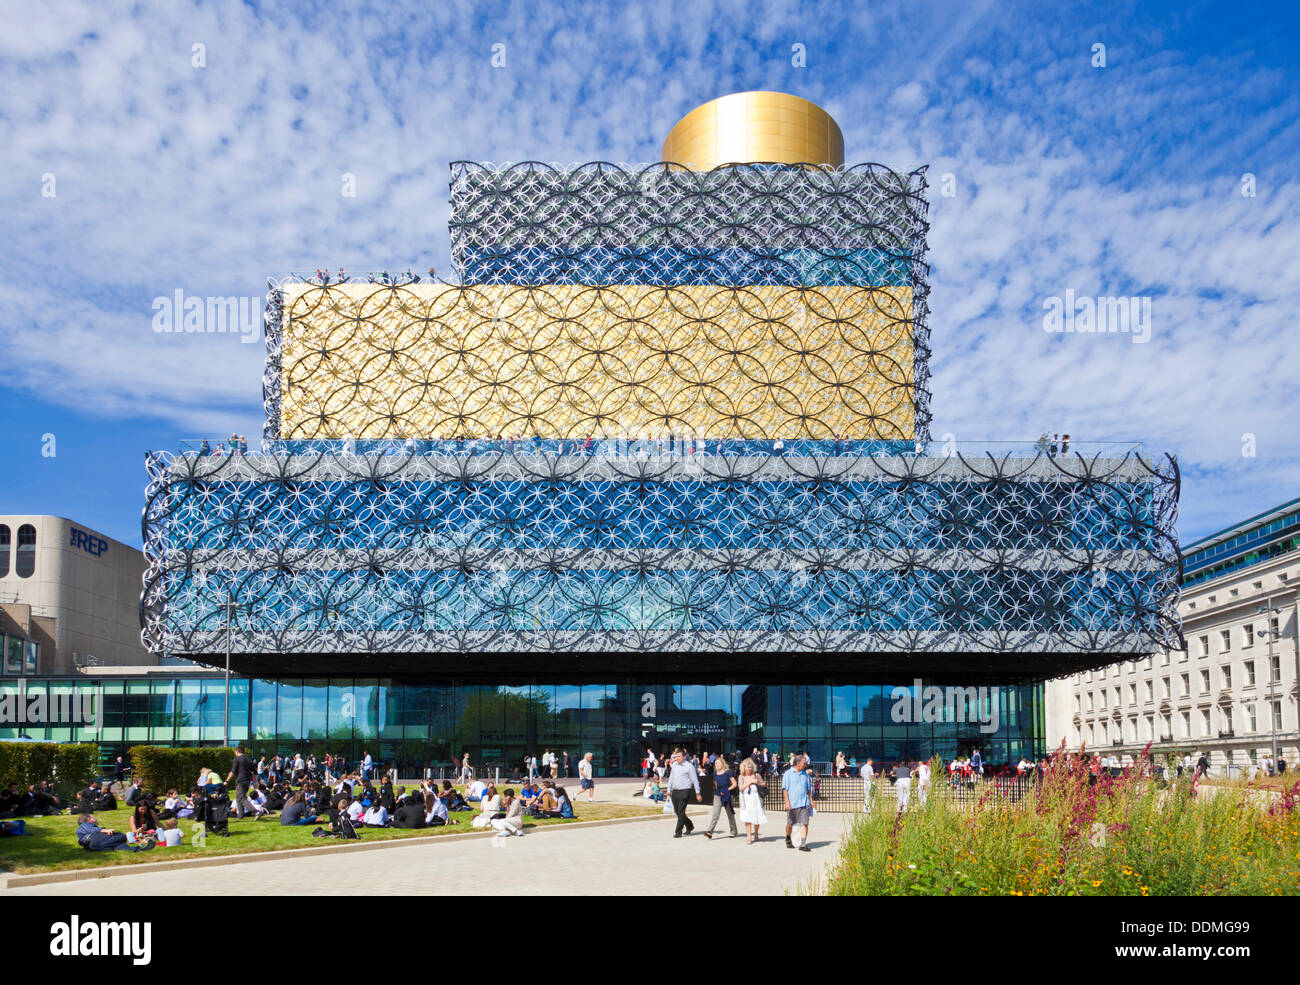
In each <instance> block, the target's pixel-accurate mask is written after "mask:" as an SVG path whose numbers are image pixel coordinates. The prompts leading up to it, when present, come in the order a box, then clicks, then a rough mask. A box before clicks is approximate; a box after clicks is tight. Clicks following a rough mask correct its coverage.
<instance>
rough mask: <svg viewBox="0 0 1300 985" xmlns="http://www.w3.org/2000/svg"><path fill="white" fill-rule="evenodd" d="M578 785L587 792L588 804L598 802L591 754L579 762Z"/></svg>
mask: <svg viewBox="0 0 1300 985" xmlns="http://www.w3.org/2000/svg"><path fill="white" fill-rule="evenodd" d="M578 785H579V786H580V787H582V789H583V790H585V791H587V803H589V804H594V803H595V802H596V776H595V771H594V770H593V769H592V768H591V753H587V754H586V755H584V756H583V757H582V758H581V759H580V760H578Z"/></svg>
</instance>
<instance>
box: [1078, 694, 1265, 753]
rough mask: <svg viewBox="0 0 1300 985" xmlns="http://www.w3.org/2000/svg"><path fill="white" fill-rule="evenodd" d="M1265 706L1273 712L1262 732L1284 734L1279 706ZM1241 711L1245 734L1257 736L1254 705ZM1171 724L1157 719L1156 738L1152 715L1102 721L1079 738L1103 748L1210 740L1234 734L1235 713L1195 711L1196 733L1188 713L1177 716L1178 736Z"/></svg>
mask: <svg viewBox="0 0 1300 985" xmlns="http://www.w3.org/2000/svg"><path fill="white" fill-rule="evenodd" d="M1266 704H1267V706H1268V709H1269V710H1270V711H1271V712H1272V721H1271V723H1267V722H1266V724H1265V725H1264V728H1265V730H1268V729H1272V730H1275V731H1278V732H1281V731H1283V728H1282V702H1281V701H1269V702H1266ZM1241 710H1242V711H1243V712H1244V713H1245V725H1246V732H1245V734H1246V735H1253V734H1256V733H1259V732H1260V719H1259V714H1258V708H1257V706H1256V705H1255V704H1246V705H1242V706H1241ZM1215 712H1217V713H1218V715H1217V717H1218V724H1217V727H1216V726H1215V722H1214V719H1215ZM1174 721H1175V719H1174V717H1173V716H1172V715H1168V714H1165V715H1161V716H1160V718H1159V723H1160V733H1159V734H1158V735H1157V734H1156V716H1154V715H1146V716H1143V717H1132V718H1129V719H1127V720H1126V721H1124V722H1115V723H1112V722H1107V721H1101V722H1097V723H1095V724H1092V723H1089V724H1086V725H1084V726H1083V727H1082V728H1081V729H1080V730H1079V737H1080V738H1081V739H1083V740H1084V741H1085V742H1087V743H1088V744H1089V745H1105V744H1106V743H1109V742H1114V743H1123V742H1127V743H1138V742H1171V741H1173V740H1174V739H1176V738H1177V739H1213V738H1224V737H1227V736H1230V735H1235V734H1236V710H1235V709H1234V708H1232V707H1231V706H1227V707H1220V708H1199V709H1197V716H1196V718H1195V724H1196V725H1197V727H1198V729H1197V731H1196V732H1195V733H1193V731H1192V724H1193V721H1194V720H1193V717H1192V712H1191V711H1184V712H1181V713H1180V714H1179V717H1178V719H1177V722H1178V724H1179V726H1180V730H1179V734H1178V735H1174Z"/></svg>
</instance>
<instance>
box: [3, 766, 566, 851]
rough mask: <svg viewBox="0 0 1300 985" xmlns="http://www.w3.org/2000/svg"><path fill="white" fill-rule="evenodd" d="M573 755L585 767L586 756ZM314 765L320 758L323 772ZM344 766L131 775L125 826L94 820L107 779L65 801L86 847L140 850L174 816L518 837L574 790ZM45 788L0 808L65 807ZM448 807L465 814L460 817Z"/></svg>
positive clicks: (113, 806) (169, 828) (104, 805)
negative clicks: (186, 777)
mask: <svg viewBox="0 0 1300 985" xmlns="http://www.w3.org/2000/svg"><path fill="white" fill-rule="evenodd" d="M464 761H465V762H466V763H467V762H468V756H466V757H465V759H464ZM580 762H582V763H585V764H586V767H587V770H588V771H589V772H590V768H591V767H590V764H591V755H590V754H588V755H587V756H586V757H584V759H583V760H582V761H580ZM318 765H323V767H324V769H323V775H320V773H319V772H318ZM346 770H347V762H346V760H344V759H343V757H336V756H333V755H327V756H325V757H324V758H323V763H322V764H317V763H316V761H315V759H314V757H311V756H308V757H307V758H306V759H304V758H303V757H302V755H301V754H295V755H293V756H291V757H290V756H280V755H272V756H270V757H267V756H262V757H261V758H259V760H258V761H257V762H256V763H255V762H254V761H253V759H252V758H251V757H250V756H249V755H248V754H247V752H246V751H245V750H244V748H243V747H242V746H239V747H237V748H236V750H235V758H234V761H233V762H232V764H231V767H230V770H229V772H228V773H227V774H226V775H225V776H224V777H223V776H221V775H220V774H219V773H218V772H217V771H215V770H213V769H210V768H208V767H203V768H202V769H200V771H199V774H198V776H197V777H196V779H195V781H194V784H193V786H192V787H191V788H190V790H189V792H188V793H185V792H182V791H178V790H176V789H170V790H168V791H167V792H166V793H165V794H163V795H161V796H158V795H155V794H153V793H151V792H149V791H146V790H144V789H142V788H141V787H140V785H139V783H138V782H136V781H135V780H134V779H132V780H131V781H130V782H129V783H128V784H126V786H125V789H124V790H123V791H122V800H123V802H124V805H125V806H126V807H128V808H130V810H131V814H130V816H129V818H128V823H127V828H126V830H122V831H118V830H114V829H111V828H105V827H102V826H101V825H100V824H99V822H98V820H97V818H96V816H95V815H96V813H97V812H106V811H113V810H117V808H118V799H117V796H116V794H114V792H113V789H112V784H111V783H110V782H109V781H105V782H103V783H102V784H93V785H91V786H90V787H88V788H87V789H86V790H84V791H82V792H81V794H80V795H79V797H78V800H77V803H76V805H75V806H72V808H71V809H72V811H73V813H76V814H79V815H80V817H79V820H78V826H77V832H76V839H77V842H78V844H80V845H81V846H82V847H83V848H86V849H87V850H89V851H111V850H118V849H121V850H128V851H147V850H149V849H152V848H154V847H155V846H159V845H161V846H164V847H174V846H178V845H180V844H181V843H182V840H183V837H184V833H183V830H182V829H181V828H180V822H182V821H185V820H193V821H196V822H198V821H203V822H204V823H205V824H206V825H209V827H207V828H206V829H205V835H206V834H209V833H210V834H214V835H223V834H227V833H228V821H229V820H230V819H234V820H242V819H251V820H253V821H260V820H262V819H263V818H278V820H279V823H280V824H281V825H282V826H286V827H289V826H300V825H317V827H316V829H315V830H314V831H313V832H312V835H314V836H316V837H336V838H345V839H347V838H356V837H358V834H357V832H358V830H359V829H365V828H434V827H442V826H445V825H452V824H460V823H461V822H462V820H467V821H468V823H469V826H470V827H471V828H492V829H494V830H495V831H496V833H497V835H498V836H499V837H518V836H521V835H522V834H523V827H524V818H525V817H536V818H565V819H569V818H575V817H576V814H575V812H574V805H573V798H572V796H571V795H570V794H569V792H568V790H566V789H565V787H564V786H563V785H562V784H560V783H559V782H558V778H556V779H551V778H542V777H533V776H530V777H529V778H528V779H527V780H525V781H524V782H523V783H522V785H521V786H520V788H519V789H518V791H516V790H515V788H514V787H505V788H503V789H501V790H498V789H497V787H496V785H494V784H492V783H489V782H487V781H485V780H483V779H471V780H470V782H469V783H468V784H467V785H466V786H465V789H464V790H463V791H462V790H461V789H459V788H457V787H456V786H454V785H453V783H452V781H451V780H445V779H444V780H442V781H438V780H434V779H424V780H421V781H419V782H418V785H413V786H411V787H410V788H409V789H408V788H407V787H405V786H394V783H393V780H392V778H391V777H389V776H387V775H385V776H383V777H382V778H379V779H376V777H375V775H374V774H375V770H374V765H373V760H372V759H371V757H370V756H369V754H368V753H363V756H362V759H361V761H360V763H359V764H358V768H356V769H354V770H352V771H350V772H348V771H346ZM118 772H119V773H121V772H122V771H121V770H119V771H118ZM580 772H581V767H580ZM49 789H50V790H51V791H52V785H51V786H50V787H49ZM43 791H44V787H43V786H41V787H33V788H32V790H31V791H29V792H27V793H23V792H20V791H19V790H18V789H17V784H11V785H10V788H9V789H8V790H7V791H5V792H4V795H3V797H0V806H3V808H4V810H7V811H9V812H10V813H9V816H13V817H17V816H19V815H18V812H19V811H21V812H23V814H29V813H31V814H34V813H49V814H58V813H62V812H63V811H64V810H66V809H68V806H69V805H65V804H63V803H62V802H61V801H59V800H58V799H57V798H53V799H50V798H52V793H45V792H43ZM38 808H39V809H38ZM456 814H465V815H470V816H469V817H467V818H464V819H462V818H458V817H456V816H455V815H456ZM0 816H4V815H3V814H2V813H0ZM12 833H22V832H12Z"/></svg>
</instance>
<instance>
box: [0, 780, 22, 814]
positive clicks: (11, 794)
mask: <svg viewBox="0 0 1300 985" xmlns="http://www.w3.org/2000/svg"><path fill="white" fill-rule="evenodd" d="M17 813H18V781H17V780H11V781H10V783H9V786H8V787H6V788H5V789H4V790H0V817H15V816H17Z"/></svg>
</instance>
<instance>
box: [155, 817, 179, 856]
mask: <svg viewBox="0 0 1300 985" xmlns="http://www.w3.org/2000/svg"><path fill="white" fill-rule="evenodd" d="M162 825H163V828H162V831H160V832H159V833H158V844H159V845H161V846H162V847H163V848H180V847H181V840H182V839H183V838H184V837H185V832H184V831H182V830H181V829H180V827H179V826H178V825H177V823H176V818H174V817H169V818H168V819H167V820H165V821H163V823H162Z"/></svg>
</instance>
